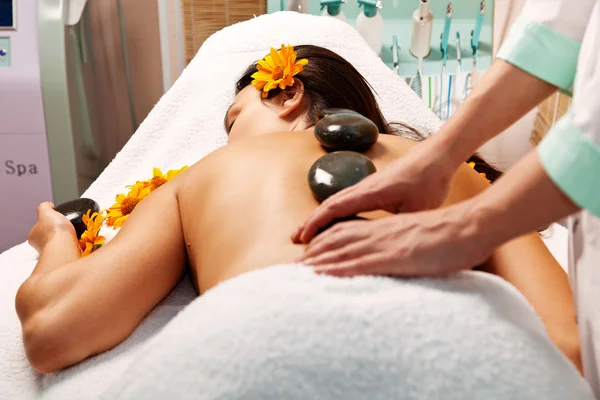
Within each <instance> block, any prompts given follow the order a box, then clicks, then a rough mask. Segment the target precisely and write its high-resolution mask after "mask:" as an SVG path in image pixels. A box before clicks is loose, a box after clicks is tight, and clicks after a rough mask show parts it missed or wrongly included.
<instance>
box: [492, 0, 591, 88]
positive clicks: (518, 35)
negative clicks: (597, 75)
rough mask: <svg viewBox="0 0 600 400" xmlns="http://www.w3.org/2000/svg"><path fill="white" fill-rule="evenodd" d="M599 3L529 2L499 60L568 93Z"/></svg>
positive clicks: (583, 0)
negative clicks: (592, 16) (586, 34)
mask: <svg viewBox="0 0 600 400" xmlns="http://www.w3.org/2000/svg"><path fill="white" fill-rule="evenodd" d="M595 4H596V0H575V1H574V0H527V2H526V3H525V6H524V8H523V11H522V14H521V16H520V17H519V18H518V19H517V20H516V21H515V23H514V24H513V26H512V28H511V31H510V34H509V35H508V37H507V38H506V40H505V42H504V44H503V45H502V47H501V48H500V51H499V52H498V55H497V57H498V58H500V59H503V60H505V61H507V62H509V63H511V64H513V65H515V66H516V67H518V68H520V69H522V70H524V71H527V72H529V73H530V74H532V75H534V76H536V77H538V78H540V79H543V80H545V81H547V82H549V83H551V84H553V85H555V86H558V87H559V88H561V89H563V90H565V91H568V90H570V89H571V88H572V86H573V81H574V78H575V72H576V70H577V59H578V56H579V49H580V46H581V41H582V40H583V35H584V33H585V29H586V26H587V24H588V21H589V19H590V14H591V12H592V9H593V7H594V5H595Z"/></svg>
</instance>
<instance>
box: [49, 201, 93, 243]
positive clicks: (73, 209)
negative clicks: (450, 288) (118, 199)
mask: <svg viewBox="0 0 600 400" xmlns="http://www.w3.org/2000/svg"><path fill="white" fill-rule="evenodd" d="M54 210H56V211H58V212H59V213H61V214H62V215H64V216H65V217H67V219H68V220H69V221H71V223H72V224H73V227H74V228H75V232H76V233H77V237H78V238H80V237H81V235H82V234H83V232H85V230H86V229H87V227H86V226H85V224H84V223H83V219H82V218H83V216H84V215H85V214H86V213H87V212H88V210H92V211H91V212H90V215H92V214H93V213H95V212H100V205H99V204H98V203H96V202H95V201H94V200H92V199H86V198H84V197H83V198H80V199H75V200H71V201H67V202H65V203H62V204H59V205H58V206H56V207H54Z"/></svg>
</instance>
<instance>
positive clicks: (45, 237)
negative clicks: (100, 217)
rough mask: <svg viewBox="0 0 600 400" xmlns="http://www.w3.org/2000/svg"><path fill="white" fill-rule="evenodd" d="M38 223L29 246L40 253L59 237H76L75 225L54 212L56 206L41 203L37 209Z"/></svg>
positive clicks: (33, 230) (32, 230) (32, 232)
mask: <svg viewBox="0 0 600 400" xmlns="http://www.w3.org/2000/svg"><path fill="white" fill-rule="evenodd" d="M37 213H38V221H37V223H36V224H35V225H34V227H33V228H32V229H31V231H30V232H29V237H28V241H29V244H30V245H31V246H32V247H33V248H34V249H36V250H37V251H38V252H39V253H41V252H42V250H43V249H44V247H45V246H46V243H48V242H49V241H50V240H52V238H54V237H55V236H57V235H69V236H73V237H75V236H76V233H75V228H74V227H73V224H71V222H70V221H69V220H68V219H67V218H66V217H65V216H64V215H62V214H61V213H59V212H58V211H54V205H53V204H52V203H49V202H45V203H41V204H40V205H39V206H38V208H37Z"/></svg>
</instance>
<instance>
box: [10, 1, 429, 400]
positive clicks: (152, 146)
mask: <svg viewBox="0 0 600 400" xmlns="http://www.w3.org/2000/svg"><path fill="white" fill-rule="evenodd" d="M282 43H284V44H288V43H290V44H292V45H298V44H315V45H319V46H323V47H326V48H329V49H331V50H333V51H335V52H337V53H338V54H340V55H341V56H343V57H344V58H346V59H347V60H348V61H350V62H351V63H352V64H353V65H354V66H355V67H356V68H357V69H358V70H359V71H360V72H361V73H362V74H363V75H364V76H365V77H366V78H367V80H368V81H369V82H370V83H371V85H372V86H373V87H374V89H375V90H376V92H377V93H378V94H379V97H378V99H379V102H380V105H381V108H382V111H383V112H384V114H385V115H386V117H387V118H388V120H390V121H398V122H404V123H408V124H410V125H413V126H414V127H415V128H417V129H420V130H421V131H423V133H425V134H428V133H430V132H433V131H435V130H436V129H437V128H438V126H439V122H438V120H437V119H436V118H435V116H434V115H433V113H432V112H431V111H429V109H427V107H425V106H424V105H423V103H422V101H421V100H420V99H419V98H418V97H417V96H416V95H415V94H414V93H413V92H412V91H411V90H410V89H409V88H408V86H407V85H406V84H405V83H404V81H403V80H402V79H401V78H400V77H398V76H397V75H396V74H394V72H393V71H391V70H390V69H389V68H388V67H386V66H385V65H384V64H383V62H381V60H380V59H379V58H378V57H377V56H376V55H375V53H373V51H372V50H371V49H370V48H369V47H368V46H367V44H366V43H365V42H364V40H363V39H362V37H361V36H360V35H359V34H358V32H356V30H355V29H354V28H352V27H351V26H349V25H347V24H345V23H343V22H340V21H338V20H335V19H332V18H323V17H316V16H309V15H303V14H297V13H285V12H284V13H276V14H270V15H265V16H261V17H259V18H256V19H253V20H250V21H247V22H243V23H240V24H237V25H233V26H231V27H228V28H226V29H224V30H222V31H220V32H218V33H216V34H214V35H213V36H211V37H210V38H209V39H208V40H207V41H206V42H205V43H204V44H203V46H202V48H201V49H200V51H199V52H198V54H197V56H196V57H195V58H194V59H193V60H192V62H191V63H190V65H189V66H188V67H187V68H186V70H185V71H184V72H183V74H182V75H181V77H180V78H179V79H178V80H177V82H175V84H174V85H173V87H172V88H171V89H169V91H168V92H167V93H166V94H165V95H164V96H163V97H162V98H161V99H160V101H159V103H158V104H157V105H156V106H155V107H154V109H153V110H152V112H151V113H150V115H148V117H147V118H146V120H145V121H144V122H143V123H142V124H141V126H140V128H139V129H138V130H137V132H136V133H135V135H134V136H133V137H132V138H131V140H129V142H128V143H127V144H126V145H125V147H124V148H123V150H122V151H121V152H120V153H119V154H118V155H117V157H116V158H115V159H114V160H113V162H112V163H111V164H110V165H109V166H108V167H107V168H106V170H105V171H104V172H103V173H102V175H100V177H99V178H98V179H97V180H96V181H95V182H94V183H93V184H92V185H91V186H90V188H89V189H88V190H87V191H86V192H85V193H84V197H90V198H93V199H95V200H96V201H98V202H99V203H100V206H101V207H102V208H106V207H109V206H110V205H111V204H112V202H113V200H114V197H115V195H116V194H117V193H121V192H122V191H124V186H125V185H127V184H131V183H134V182H135V181H136V180H141V179H147V178H148V177H149V176H151V174H152V168H153V167H155V166H156V167H159V168H162V169H163V170H165V169H171V168H180V167H181V166H182V165H184V164H188V165H191V164H193V163H194V162H196V161H197V160H199V159H200V158H202V157H203V156H205V155H206V154H208V153H210V152H211V151H213V150H215V149H216V148H218V147H220V146H222V145H224V144H225V142H226V135H225V131H224V129H223V117H224V115H225V111H226V109H227V107H228V106H229V104H230V103H231V101H232V99H233V96H234V83H235V81H236V80H237V78H238V77H239V75H241V73H242V72H243V71H244V70H245V69H246V67H247V66H248V65H249V64H250V63H251V62H253V61H256V60H258V59H260V58H262V57H264V56H265V55H266V54H267V53H268V51H269V48H270V47H271V46H273V47H279V46H280V45H281V44H282ZM102 234H103V235H104V236H106V237H107V238H108V239H110V238H111V237H112V236H114V231H112V230H106V229H104V230H103V231H102ZM35 262H36V252H35V251H34V250H33V249H31V247H29V246H28V245H27V244H22V245H19V246H15V247H14V248H12V249H10V250H8V251H6V252H4V253H2V254H1V255H0V399H19V400H27V399H33V398H37V397H38V396H40V395H42V396H43V397H44V398H52V399H60V400H64V399H72V398H76V399H94V398H96V397H97V395H98V393H99V392H100V389H101V388H103V387H104V386H108V385H110V383H111V381H112V380H114V379H115V378H116V377H118V376H119V375H120V373H121V372H122V371H123V368H125V367H126V365H127V363H128V362H129V360H130V359H131V357H132V356H133V354H134V353H135V351H136V349H139V348H140V345H141V344H142V342H144V341H145V340H147V338H148V337H149V336H151V335H152V334H153V333H154V332H156V331H158V330H159V329H160V328H161V326H163V325H164V324H165V323H166V321H168V319H169V318H171V317H172V316H173V315H175V314H176V313H177V311H178V310H180V309H181V308H183V307H184V305H185V304H186V302H188V301H189V300H190V299H191V298H192V297H193V291H192V288H191V286H190V285H189V284H188V283H183V284H181V285H179V286H178V288H177V289H175V290H174V291H173V292H172V293H171V295H169V296H168V297H167V298H166V299H165V300H164V301H163V303H162V305H161V307H160V308H159V309H157V310H155V311H154V312H153V313H152V314H150V315H149V316H148V318H147V319H146V322H144V324H143V325H142V326H140V328H138V331H136V333H135V334H134V335H132V336H131V337H130V338H129V339H128V340H126V341H125V342H124V343H123V344H122V345H121V346H119V347H117V348H115V349H114V350H112V351H109V352H107V353H105V354H104V355H101V356H100V357H95V358H92V359H90V360H88V361H85V362H84V363H82V364H80V365H78V366H76V367H75V368H72V369H69V370H66V371H63V372H61V373H58V374H53V375H48V376H46V377H45V378H44V379H42V378H41V377H40V375H39V374H36V373H34V372H32V370H31V368H30V367H29V364H28V363H27V360H26V359H25V355H24V353H23V346H22V342H21V336H20V326H19V323H18V319H17V317H16V314H15V311H14V297H15V294H16V292H17V289H18V287H19V285H20V284H21V283H22V282H23V280H25V279H26V277H27V276H28V275H29V274H30V273H31V270H32V269H33V267H34V265H35Z"/></svg>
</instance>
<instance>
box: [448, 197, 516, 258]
mask: <svg viewBox="0 0 600 400" xmlns="http://www.w3.org/2000/svg"><path fill="white" fill-rule="evenodd" d="M460 206H461V207H462V208H463V211H462V212H463V214H464V215H465V228H464V232H465V233H464V235H465V237H467V238H468V240H470V241H472V242H473V243H476V244H477V245H478V246H479V247H480V248H481V249H482V251H484V252H489V253H490V254H491V252H492V251H493V250H494V249H495V248H497V247H498V246H500V245H502V244H503V243H504V242H506V241H508V240H510V239H511V238H512V237H513V232H511V227H510V226H509V224H506V223H505V222H507V221H504V220H503V218H502V214H503V210H501V209H498V207H496V206H494V205H490V204H488V203H486V202H484V201H482V199H481V196H478V197H474V198H472V199H471V200H468V201H465V202H464V203H461V205H460Z"/></svg>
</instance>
